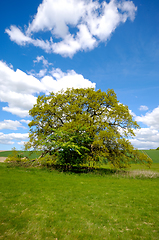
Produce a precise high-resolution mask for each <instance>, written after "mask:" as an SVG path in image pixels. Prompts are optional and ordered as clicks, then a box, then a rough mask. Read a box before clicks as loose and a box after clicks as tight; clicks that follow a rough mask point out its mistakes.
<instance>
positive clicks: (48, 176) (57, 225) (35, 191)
mask: <svg viewBox="0 0 159 240" xmlns="http://www.w3.org/2000/svg"><path fill="white" fill-rule="evenodd" d="M158 186H159V178H156V179H126V178H120V177H119V178H115V177H113V176H111V175H109V176H108V175H105V176H99V175H92V174H81V175H78V174H65V173H59V172H57V171H53V172H49V171H47V170H40V169H35V168H34V169H25V168H8V167H7V164H6V163H1V164H0V236H1V237H0V238H1V239H7V240H8V239H16V240H20V239H38V240H40V239H66V240H67V239H82V240H88V239H98V240H99V239H111V240H113V239H123V240H125V239H158V236H159V214H158V212H159V188H158ZM152 199H153V201H152Z"/></svg>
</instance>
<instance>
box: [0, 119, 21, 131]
mask: <svg viewBox="0 0 159 240" xmlns="http://www.w3.org/2000/svg"><path fill="white" fill-rule="evenodd" d="M19 127H23V126H22V124H21V123H20V122H19V121H17V120H16V121H13V120H4V121H1V122H0V130H2V129H11V130H17V128H19Z"/></svg>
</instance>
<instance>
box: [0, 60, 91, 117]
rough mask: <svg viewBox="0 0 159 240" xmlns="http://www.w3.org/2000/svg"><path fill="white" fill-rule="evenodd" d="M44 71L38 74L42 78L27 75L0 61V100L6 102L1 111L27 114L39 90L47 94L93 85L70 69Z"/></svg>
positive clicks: (18, 114) (21, 115)
mask: <svg viewBox="0 0 159 240" xmlns="http://www.w3.org/2000/svg"><path fill="white" fill-rule="evenodd" d="M45 74H46V71H44V72H41V75H40V74H38V76H39V77H40V78H41V77H42V79H41V80H38V79H37V78H35V77H33V76H31V75H27V74H26V73H24V72H22V71H21V70H16V71H14V70H13V69H11V68H10V67H9V66H7V64H6V63H4V62H2V61H0V85H1V88H0V101H1V102H6V103H8V106H5V107H3V108H2V109H3V111H7V112H10V113H12V114H15V115H17V116H20V117H22V118H23V117H26V116H28V111H29V109H31V108H32V107H33V104H35V103H36V99H37V98H36V96H35V95H36V94H39V93H40V92H43V93H46V94H48V93H49V92H52V91H54V92H57V91H59V90H61V89H67V88H72V87H74V88H87V87H94V88H95V83H92V82H91V81H89V80H88V79H84V77H83V76H82V75H81V74H77V73H76V72H75V71H73V70H70V71H68V72H66V73H64V72H62V71H61V70H60V69H59V68H57V69H53V70H52V71H51V72H50V73H48V75H45Z"/></svg>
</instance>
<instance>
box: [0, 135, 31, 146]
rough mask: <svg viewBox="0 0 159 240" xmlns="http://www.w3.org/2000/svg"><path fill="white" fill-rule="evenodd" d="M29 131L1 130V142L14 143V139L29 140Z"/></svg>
mask: <svg viewBox="0 0 159 240" xmlns="http://www.w3.org/2000/svg"><path fill="white" fill-rule="evenodd" d="M28 137H29V135H28V133H9V134H4V133H2V132H0V144H7V145H11V144H14V141H23V140H28Z"/></svg>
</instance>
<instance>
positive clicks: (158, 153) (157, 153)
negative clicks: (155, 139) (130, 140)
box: [144, 150, 159, 163]
mask: <svg viewBox="0 0 159 240" xmlns="http://www.w3.org/2000/svg"><path fill="white" fill-rule="evenodd" d="M144 152H146V153H147V154H148V155H149V157H150V158H151V159H152V160H153V162H154V163H159V150H144Z"/></svg>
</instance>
